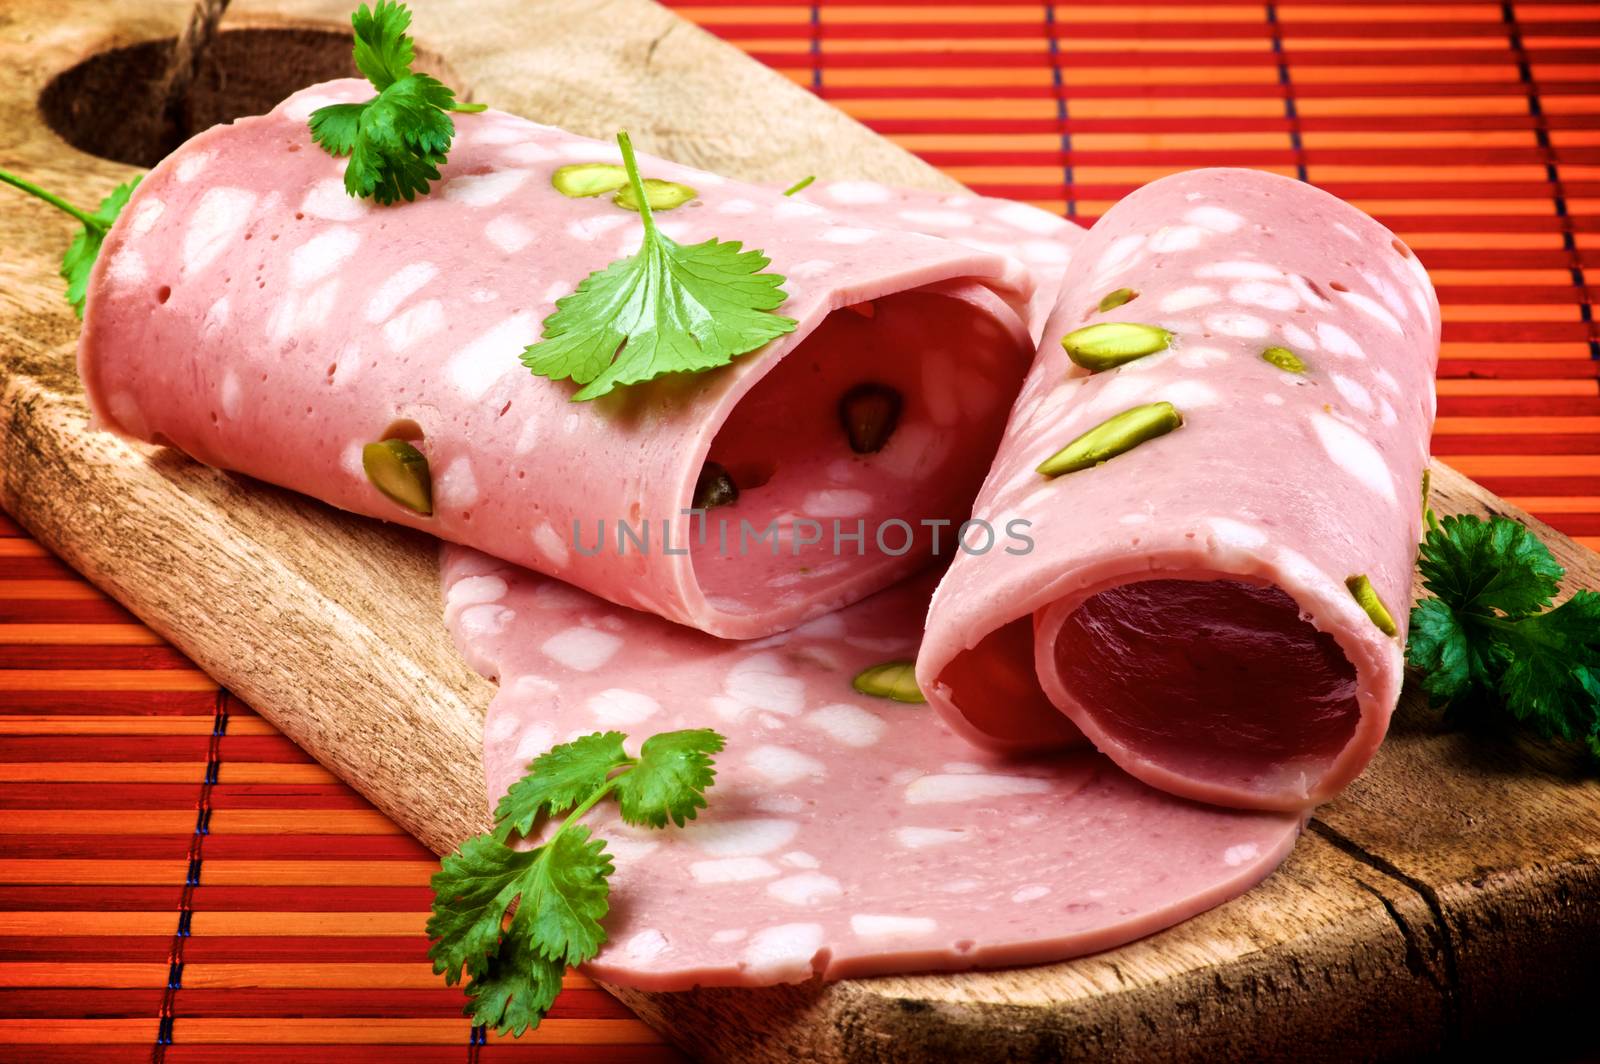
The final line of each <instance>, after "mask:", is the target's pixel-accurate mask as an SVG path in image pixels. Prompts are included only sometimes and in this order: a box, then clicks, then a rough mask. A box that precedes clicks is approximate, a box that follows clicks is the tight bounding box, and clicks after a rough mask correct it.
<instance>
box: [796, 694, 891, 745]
mask: <svg viewBox="0 0 1600 1064" xmlns="http://www.w3.org/2000/svg"><path fill="white" fill-rule="evenodd" d="M805 720H806V723H807V724H809V725H811V727H813V728H816V729H818V730H819V731H821V732H822V733H823V734H825V735H827V736H828V738H830V739H832V740H833V741H834V742H836V743H841V744H843V745H845V746H851V747H855V748H857V749H861V748H863V747H868V746H872V745H873V744H874V743H876V742H878V740H880V739H882V738H883V733H884V732H885V731H886V730H887V729H888V725H886V724H884V722H883V720H882V719H881V718H879V717H878V716H877V715H876V714H875V713H872V712H870V711H868V710H865V709H862V708H861V707H860V706H853V705H851V704H849V703H848V702H836V703H834V704H833V705H831V706H823V707H822V708H821V709H819V710H816V711H815V712H813V713H811V714H808V715H807V716H806V718H805Z"/></svg>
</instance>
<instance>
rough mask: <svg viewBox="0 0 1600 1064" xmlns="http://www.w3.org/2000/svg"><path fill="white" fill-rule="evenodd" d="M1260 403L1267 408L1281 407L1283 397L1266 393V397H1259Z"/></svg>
mask: <svg viewBox="0 0 1600 1064" xmlns="http://www.w3.org/2000/svg"><path fill="white" fill-rule="evenodd" d="M1261 401H1262V402H1263V403H1266V404H1267V405H1268V406H1282V405H1283V396H1281V395H1277V394H1274V393H1272V392H1268V393H1267V394H1266V395H1263V396H1262V397H1261Z"/></svg>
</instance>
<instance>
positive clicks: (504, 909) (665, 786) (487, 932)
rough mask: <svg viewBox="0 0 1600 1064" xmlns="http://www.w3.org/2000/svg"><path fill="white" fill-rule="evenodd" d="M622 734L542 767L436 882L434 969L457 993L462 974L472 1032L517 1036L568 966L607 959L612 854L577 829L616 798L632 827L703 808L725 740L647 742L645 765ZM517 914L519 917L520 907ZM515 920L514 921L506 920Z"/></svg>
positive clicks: (656, 738) (569, 747)
mask: <svg viewBox="0 0 1600 1064" xmlns="http://www.w3.org/2000/svg"><path fill="white" fill-rule="evenodd" d="M622 741H623V735H622V734H621V733H620V732H596V733H595V734H593V735H586V736H583V737H581V738H579V739H576V740H574V741H572V742H570V743H563V744H562V745H560V746H557V747H555V748H553V749H551V750H550V751H548V752H547V753H545V754H543V755H541V756H540V757H538V758H536V759H535V760H534V761H533V763H532V764H531V765H529V767H528V775H527V776H525V777H523V778H522V779H521V780H519V781H517V783H515V784H513V785H512V787H511V789H510V790H509V791H508V792H507V794H506V796H505V797H504V798H503V799H501V801H500V803H499V805H498V806H497V807H496V808H495V829H494V831H493V832H490V833H485V834H483V835H477V836H474V837H473V838H470V839H468V840H467V841H466V842H464V843H462V844H461V847H460V849H458V850H457V851H456V852H455V853H453V854H450V855H448V856H446V857H445V858H444V859H443V860H442V861H441V862H440V865H439V871H438V872H436V873H435V874H434V876H433V879H432V881H431V885H432V887H433V891H434V899H433V913H432V915H431V916H430V917H429V919H428V938H429V939H430V940H431V942H432V945H431V946H430V947H429V949H428V957H429V958H430V959H431V960H432V961H433V970H434V971H435V972H436V973H439V974H442V975H443V976H444V977H445V982H446V983H448V984H449V985H451V986H454V985H455V984H457V983H459V982H460V981H461V979H462V977H463V975H465V976H466V977H467V980H468V983H467V988H466V993H467V997H468V999H469V1000H468V1004H467V1007H466V1009H465V1012H466V1014H467V1015H469V1016H471V1017H472V1020H473V1022H474V1023H477V1024H483V1025H485V1026H492V1027H494V1028H496V1030H499V1031H510V1032H512V1033H513V1034H518V1035H520V1034H521V1033H522V1032H523V1031H525V1030H527V1029H528V1028H529V1027H537V1026H539V1021H540V1020H542V1019H543V1018H544V1015H545V1013H547V1012H548V1011H549V1010H550V1006H551V1004H552V1003H553V1002H554V1001H555V997H556V994H557V993H559V992H560V990H561V976H562V973H563V972H565V971H566V968H567V966H568V965H571V964H582V963H583V962H585V961H587V960H590V959H591V958H593V957H594V956H595V954H597V953H599V952H600V947H601V945H603V944H604V943H605V940H606V934H605V929H604V927H602V926H601V924H602V921H604V920H605V917H606V913H607V912H608V911H609V909H610V902H609V897H610V884H609V880H610V877H611V873H612V870H613V868H612V864H611V855H610V854H608V853H606V848H605V840H603V839H599V838H595V837H593V836H592V835H591V833H590V831H589V828H588V827H587V826H585V825H584V824H582V823H580V821H581V820H582V818H583V816H584V815H585V814H586V813H588V812H589V810H591V809H593V808H594V806H595V805H596V804H598V803H599V802H600V801H601V800H602V799H604V798H605V797H606V796H607V795H610V794H612V793H613V792H616V793H617V795H618V797H619V798H620V800H621V803H622V815H623V818H624V819H625V820H627V821H628V822H629V823H633V824H649V825H651V826H653V827H662V826H664V825H665V824H666V822H667V820H668V819H669V818H670V819H671V820H672V821H673V822H674V823H675V824H677V825H679V826H680V827H681V826H682V825H683V824H684V823H685V822H687V821H689V820H693V819H694V818H695V815H696V814H697V813H698V812H699V810H701V809H704V808H705V805H706V801H705V791H706V789H707V788H708V787H710V786H711V783H712V780H713V779H714V778H715V776H716V773H715V771H714V770H713V769H712V762H711V758H710V755H711V754H713V753H716V752H718V751H720V750H721V749H722V747H723V742H724V740H723V738H722V736H720V735H718V734H717V733H716V732H714V731H710V730H707V729H695V730H688V731H677V732H664V733H662V734H659V735H653V736H651V737H650V738H649V739H646V740H645V742H644V745H643V746H642V747H640V751H639V757H638V758H637V759H635V758H631V757H628V756H627V754H626V753H624V752H623V749H622ZM569 809H570V810H571V812H570V813H569V814H568V815H567V817H566V819H564V820H563V821H562V822H561V824H560V825H559V826H558V827H557V828H556V829H555V831H554V832H553V833H552V834H551V835H550V837H549V838H548V840H546V841H545V842H544V843H543V844H541V845H539V846H535V847H533V848H530V849H520V850H519V849H514V848H512V847H511V846H508V845H507V844H506V840H507V839H509V838H510V836H511V834H512V833H513V832H515V833H516V834H519V835H522V836H525V837H526V836H528V835H530V833H531V832H532V830H533V828H534V825H535V824H536V823H537V822H538V821H539V820H540V819H541V818H542V817H547V816H551V815H554V814H558V813H563V812H566V811H567V810H569ZM513 905H515V906H516V909H515V912H514V913H513V912H512V906H513ZM508 914H511V915H510V917H509V919H508Z"/></svg>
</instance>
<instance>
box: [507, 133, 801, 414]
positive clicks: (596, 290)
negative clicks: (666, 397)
mask: <svg viewBox="0 0 1600 1064" xmlns="http://www.w3.org/2000/svg"><path fill="white" fill-rule="evenodd" d="M617 143H618V144H619V145H620V146H621V148H622V160H623V164H624V165H625V167H626V169H627V172H628V180H629V183H630V184H631V185H632V187H633V193H634V199H635V201H636V202H638V203H639V205H640V209H639V216H640V219H641V220H642V222H643V223H644V239H643V242H642V243H641V244H640V246H639V250H638V252H636V253H635V254H633V255H631V256H629V257H628V258H625V259H618V260H617V261H616V262H613V263H612V264H611V265H609V266H607V267H606V268H605V269H603V270H597V271H595V272H594V273H591V274H590V275H589V276H588V277H586V278H584V279H583V281H582V282H581V283H580V284H579V285H578V287H577V290H576V291H574V292H573V293H572V294H570V295H567V296H563V297H562V298H561V299H559V300H557V301H556V310H555V312H554V313H552V314H551V315H550V316H549V317H547V318H546V319H545V320H544V329H543V333H542V337H543V338H542V339H541V340H540V341H539V342H538V343H535V344H532V345H530V346H529V347H528V348H527V349H526V350H524V351H523V353H522V363H523V365H525V366H527V367H528V369H530V370H532V371H533V373H534V374H536V375H537V376H540V377H549V378H550V379H551V380H566V379H570V380H573V381H575V382H577V383H578V384H581V385H583V387H582V388H580V389H578V391H577V392H576V393H575V394H574V395H573V397H572V398H573V399H574V400H575V401H581V400H586V399H594V398H597V397H599V396H602V395H605V394H607V393H608V392H610V391H611V390H612V389H614V388H616V387H618V386H619V385H627V384H637V383H639V382H640V381H647V380H651V379H652V378H655V377H659V376H661V375H662V374H665V373H695V372H699V371H702V370H707V369H712V368H714V367H717V366H725V365H727V364H728V363H729V362H731V361H733V359H734V358H735V357H737V356H739V355H743V354H747V353H749V352H751V351H754V350H756V349H757V348H759V347H761V346H763V345H764V344H766V343H767V342H768V341H770V340H773V339H775V338H777V337H779V336H782V335H784V334H785V333H789V332H792V331H794V327H795V324H796V323H795V321H794V319H793V318H786V317H783V316H781V315H779V314H775V313H773V311H774V310H775V309H776V308H777V307H779V306H781V305H782V304H783V302H784V300H785V299H787V298H788V295H787V294H786V293H785V292H784V291H783V289H782V288H781V287H779V286H780V285H782V284H783V281H784V279H783V277H781V276H779V275H778V274H774V273H763V272H761V271H763V270H764V269H765V268H766V267H767V266H768V264H769V263H770V262H771V260H770V259H768V258H767V257H766V255H764V254H762V253H761V252H759V251H745V250H743V245H742V244H741V243H740V242H739V241H736V240H717V239H716V238H712V239H710V240H707V241H705V242H704V243H700V244H693V245H690V246H688V247H684V246H682V245H680V244H679V243H677V242H676V241H675V240H673V239H672V238H670V237H668V236H667V235H666V234H665V233H662V232H661V231H660V230H659V229H657V228H656V223H655V217H654V215H653V213H652V212H651V210H650V205H649V202H648V200H647V198H646V196H645V191H644V185H643V182H642V180H641V178H640V177H639V166H638V163H637V162H636V161H635V159H634V155H633V144H632V142H631V141H630V140H629V139H628V135H627V134H626V133H619V134H617Z"/></svg>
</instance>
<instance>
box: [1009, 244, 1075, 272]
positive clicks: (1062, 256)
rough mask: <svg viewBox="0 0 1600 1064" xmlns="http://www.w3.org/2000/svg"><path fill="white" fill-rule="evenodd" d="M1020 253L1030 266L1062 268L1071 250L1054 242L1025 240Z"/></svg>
mask: <svg viewBox="0 0 1600 1064" xmlns="http://www.w3.org/2000/svg"><path fill="white" fill-rule="evenodd" d="M1021 252H1022V258H1023V260H1024V261H1026V262H1027V263H1028V264H1029V265H1032V266H1063V265H1065V264H1066V263H1067V261H1068V260H1069V259H1071V257H1072V250H1071V249H1070V248H1068V247H1067V245H1065V244H1062V243H1060V242H1058V241H1055V240H1025V241H1023V242H1022V248H1021Z"/></svg>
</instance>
